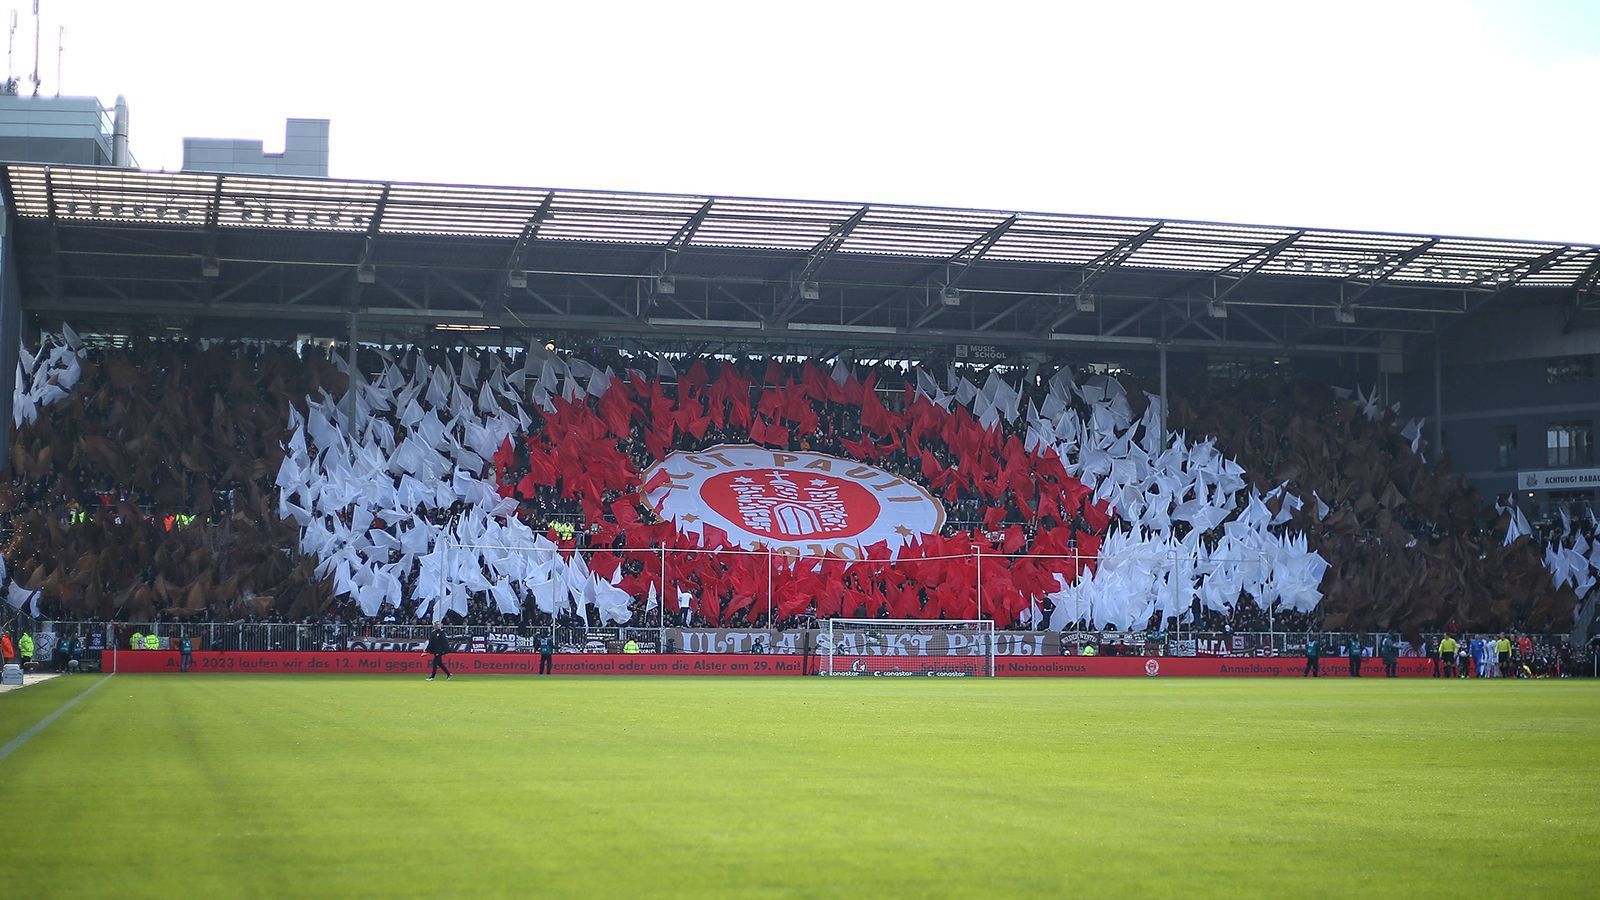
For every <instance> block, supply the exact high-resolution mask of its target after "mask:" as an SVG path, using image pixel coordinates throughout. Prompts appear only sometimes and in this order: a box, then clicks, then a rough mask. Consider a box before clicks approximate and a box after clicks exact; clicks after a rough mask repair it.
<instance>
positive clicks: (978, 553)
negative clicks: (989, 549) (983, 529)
mask: <svg viewBox="0 0 1600 900" xmlns="http://www.w3.org/2000/svg"><path fill="white" fill-rule="evenodd" d="M972 554H973V556H974V557H976V559H977V566H978V568H977V572H978V574H977V587H978V620H979V621H980V622H981V621H983V545H982V544H973V545H972Z"/></svg>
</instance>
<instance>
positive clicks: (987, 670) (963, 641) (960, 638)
mask: <svg viewBox="0 0 1600 900" xmlns="http://www.w3.org/2000/svg"><path fill="white" fill-rule="evenodd" d="M994 644H995V641H994V622H992V621H990V620H988V619H961V620H950V619H828V620H826V622H825V624H824V626H823V629H822V634H821V640H819V641H818V647H817V652H818V654H819V655H820V656H821V657H822V659H821V663H822V664H821V665H820V666H819V667H818V669H819V670H820V672H821V674H823V675H928V676H936V677H937V676H969V675H970V676H977V675H993V674H994Z"/></svg>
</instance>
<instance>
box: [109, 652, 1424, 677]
mask: <svg viewBox="0 0 1600 900" xmlns="http://www.w3.org/2000/svg"><path fill="white" fill-rule="evenodd" d="M895 658H896V657H873V659H875V660H877V661H879V662H881V661H883V660H885V659H895ZM902 658H904V659H908V660H909V659H911V657H902ZM853 659H855V658H854V657H838V658H836V659H835V665H836V667H837V668H838V669H840V670H841V671H847V670H849V668H850V666H849V662H850V661H853ZM552 661H553V663H554V669H555V674H557V675H805V674H814V673H815V672H816V666H817V658H816V657H805V656H799V655H794V654H761V653H754V654H750V653H723V654H692V653H681V654H620V653H558V654H555V655H554V657H553V660H552ZM448 662H449V664H450V666H451V668H452V671H454V672H456V673H459V674H463V675H532V674H534V673H536V672H537V671H538V667H539V657H538V656H537V655H534V654H529V653H457V654H452V655H451V656H450V657H449V658H448ZM178 663H179V661H178V654H177V652H175V651H163V650H154V651H137V652H136V651H124V652H113V651H110V650H106V651H103V652H102V655H101V669H102V671H105V672H122V673H173V674H176V673H178V671H179V664H178ZM841 663H842V664H841ZM1305 664H1306V661H1305V658H1304V657H1295V656H1283V657H1255V658H1233V657H1187V656H1161V657H1138V656H1101V657H1094V656H1057V657H1039V656H1015V657H1006V656H997V657H995V674H996V675H1005V676H1017V677H1040V676H1045V677H1123V678H1149V677H1158V676H1167V677H1236V678H1237V677H1268V678H1271V677H1289V676H1293V677H1298V676H1299V675H1300V674H1301V673H1302V672H1303V671H1304V670H1305ZM428 668H429V658H428V656H427V655H426V654H418V653H385V652H367V653H338V652H293V651H275V652H256V653H253V652H216V653H214V652H202V653H196V654H194V662H193V667H192V669H191V674H192V673H205V672H222V673H230V672H231V673H251V674H339V675H424V674H427V672H428ZM1323 669H1324V674H1325V675H1328V676H1330V677H1335V676H1338V675H1341V674H1343V670H1344V665H1343V663H1342V662H1341V660H1339V659H1337V658H1328V659H1325V660H1324V661H1323ZM1364 670H1365V674H1366V675H1369V676H1372V677H1379V676H1381V675H1382V674H1383V668H1382V664H1381V663H1380V661H1378V660H1376V659H1369V660H1367V661H1366V665H1365V666H1364ZM1398 672H1399V674H1400V675H1402V676H1405V677H1409V678H1422V677H1426V676H1429V675H1432V674H1433V664H1432V661H1431V660H1428V659H1421V658H1406V659H1401V660H1400V661H1399V666H1398Z"/></svg>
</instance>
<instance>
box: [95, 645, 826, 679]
mask: <svg viewBox="0 0 1600 900" xmlns="http://www.w3.org/2000/svg"><path fill="white" fill-rule="evenodd" d="M431 659H432V658H431V657H429V656H425V655H423V654H420V653H385V652H376V651H374V652H366V653H313V652H307V653H295V652H287V651H276V652H249V651H236V652H224V653H213V652H202V653H196V654H194V659H193V662H192V663H191V664H190V666H189V671H190V673H202V672H249V673H272V674H277V673H298V674H304V673H311V674H322V675H328V674H336V675H426V674H428V669H429V667H430V664H431ZM551 663H552V664H553V667H554V669H555V674H557V675H799V674H800V664H801V657H799V656H780V655H768V654H759V653H756V654H672V655H661V654H647V653H630V654H621V653H557V654H555V655H554V656H552V657H551ZM445 664H446V665H448V666H449V667H450V671H451V672H452V673H454V674H457V675H532V674H534V673H535V672H537V671H539V657H538V656H537V655H536V654H532V653H452V654H450V655H449V656H446V657H445ZM101 667H102V671H105V672H130V673H133V672H146V673H153V672H174V673H176V672H178V671H179V665H178V654H177V652H175V651H167V650H119V651H117V652H116V654H115V658H113V655H112V652H111V651H110V650H106V651H103V653H102V655H101Z"/></svg>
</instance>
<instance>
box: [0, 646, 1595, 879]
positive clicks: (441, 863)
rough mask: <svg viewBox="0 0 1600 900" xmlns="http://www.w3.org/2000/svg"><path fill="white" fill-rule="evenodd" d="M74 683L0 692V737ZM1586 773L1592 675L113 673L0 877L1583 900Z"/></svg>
mask: <svg viewBox="0 0 1600 900" xmlns="http://www.w3.org/2000/svg"><path fill="white" fill-rule="evenodd" d="M98 678H99V676H74V677H70V678H57V679H55V680H53V681H51V682H49V683H46V684H43V685H39V686H36V687H30V688H28V689H26V690H23V691H16V692H12V693H10V694H6V695H4V696H0V744H4V743H6V742H8V741H11V740H12V739H13V738H14V737H16V736H17V735H19V734H21V733H23V732H24V731H26V730H27V729H29V728H30V727H32V726H33V725H35V724H36V723H37V722H39V721H40V720H41V719H43V718H44V717H45V716H47V715H49V714H50V713H51V712H53V711H55V710H56V709H58V708H59V707H60V706H61V705H62V704H63V703H64V702H66V701H67V700H69V699H70V698H71V697H72V696H73V695H74V694H77V693H79V692H81V691H84V690H85V689H87V688H89V687H90V686H91V685H92V684H94V683H95V682H96V681H97V680H98ZM1597 775H1600V682H1512V681H1506V682H1493V683H1490V682H1478V681H1474V682H1459V681H1457V682H1439V681H1432V680H1427V681H1384V680H1381V679H1372V678H1368V679H1362V680H1361V681H1354V680H1349V679H1343V680H1341V679H1326V678H1325V679H1322V680H1320V681H1301V680H1298V679H1295V680H1287V679H1286V680H1282V681H1277V680H1259V681H1257V680H1200V679H1193V680H1185V679H1147V680H1131V679H1130V680H1112V679H1104V680H1097V679H1048V678H1040V679H1020V678H1019V679H983V680H949V679H819V678H807V679H800V678H790V679H779V678H770V679H760V678H681V679H667V678H618V677H588V678H582V677H579V678H547V679H534V678H513V677H509V676H508V677H480V678H476V679H467V678H457V679H455V680H454V681H451V682H444V681H438V682H434V683H431V684H429V683H425V682H423V681H422V680H421V679H412V678H400V677H395V676H389V677H382V676H378V677H355V676H331V677H319V676H288V677H285V676H224V675H196V676H192V677H187V678H184V677H173V676H137V675H117V676H113V677H111V678H110V679H109V680H107V681H106V682H105V683H103V684H101V685H100V686H99V687H98V688H96V689H95V690H94V691H93V693H91V694H89V695H87V696H85V697H84V698H83V699H82V700H81V701H80V702H79V703H77V704H76V705H75V706H73V707H72V708H71V709H69V710H67V711H66V712H65V713H64V714H63V715H61V716H60V717H59V718H58V719H57V720H56V721H55V722H53V723H52V724H50V725H49V726H48V727H47V728H44V729H43V730H41V731H38V732H37V733H36V734H34V736H33V737H31V738H30V739H29V740H27V741H26V742H25V743H23V744H21V745H20V746H19V747H17V748H16V749H15V750H14V751H13V752H12V753H11V755H10V756H8V757H6V758H5V759H3V760H0V784H3V785H4V788H5V804H4V808H5V817H4V823H5V824H4V826H3V832H0V877H3V878H4V881H5V885H6V893H7V894H8V895H15V896H86V895H88V896H107V897H110V896H116V897H128V896H163V897H173V896H193V897H207V896H238V895H247V896H274V897H276V896H306V895H314V896H320V895H351V894H357V895H367V896H384V897H387V896H403V895H418V896H422V895H427V896H484V895H525V896H547V895H557V896H583V897H593V896H624V895H629V894H648V895H675V896H684V897H699V896H706V895H722V896H736V895H737V896H748V895H769V896H791V895H798V896H816V897H836V896H867V897H870V896H978V895H1035V896H1061V895H1064V894H1065V895H1072V894H1077V895H1082V894H1092V895H1107V894H1109V895H1140V894H1159V895H1195V894H1204V895H1222V894H1228V895H1236V894H1248V895H1268V894H1270V895H1277V896H1301V895H1311V896H1333V895H1354V894H1356V893H1357V892H1361V893H1368V892H1372V893H1377V894H1382V895H1389V896H1403V895H1415V896H1422V895H1437V894H1438V893H1439V892H1440V891H1441V890H1443V889H1444V887H1445V886H1446V885H1455V886H1457V887H1458V888H1459V889H1460V890H1462V891H1468V892H1470V891H1472V890H1475V889H1479V888H1481V889H1483V890H1487V891H1489V892H1490V893H1492V894H1496V895H1512V896H1534V895H1546V896H1562V897H1566V896H1580V895H1590V896H1592V895H1594V894H1595V893H1596V891H1597V888H1596V884H1597V882H1596V878H1597V877H1600V876H1597V872H1600V867H1597V863H1600V789H1597V786H1596V785H1597ZM1473 886H1476V887H1473ZM1496 886H1497V887H1496Z"/></svg>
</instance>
